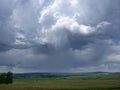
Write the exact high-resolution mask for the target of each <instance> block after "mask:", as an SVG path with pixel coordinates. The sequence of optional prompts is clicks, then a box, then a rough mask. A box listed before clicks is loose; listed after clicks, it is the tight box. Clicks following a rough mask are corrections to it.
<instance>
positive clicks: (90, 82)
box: [0, 74, 120, 90]
mask: <svg viewBox="0 0 120 90" xmlns="http://www.w3.org/2000/svg"><path fill="white" fill-rule="evenodd" d="M0 90H120V74H110V75H81V76H69V77H57V78H56V77H52V78H16V79H14V83H13V84H8V85H5V84H2V85H0Z"/></svg>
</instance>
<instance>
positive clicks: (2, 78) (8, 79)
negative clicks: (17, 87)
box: [0, 72, 13, 84]
mask: <svg viewBox="0 0 120 90" xmlns="http://www.w3.org/2000/svg"><path fill="white" fill-rule="evenodd" d="M11 83H13V73H12V72H7V73H2V74H0V84H11Z"/></svg>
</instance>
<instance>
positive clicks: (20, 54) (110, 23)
mask: <svg viewBox="0 0 120 90" xmlns="http://www.w3.org/2000/svg"><path fill="white" fill-rule="evenodd" d="M7 71H12V72H14V73H25V72H96V71H102V72H120V0H0V72H7Z"/></svg>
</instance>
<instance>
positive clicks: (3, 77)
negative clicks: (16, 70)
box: [0, 73, 6, 84]
mask: <svg viewBox="0 0 120 90" xmlns="http://www.w3.org/2000/svg"><path fill="white" fill-rule="evenodd" d="M0 83H1V84H3V83H6V73H3V74H1V75H0Z"/></svg>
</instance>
